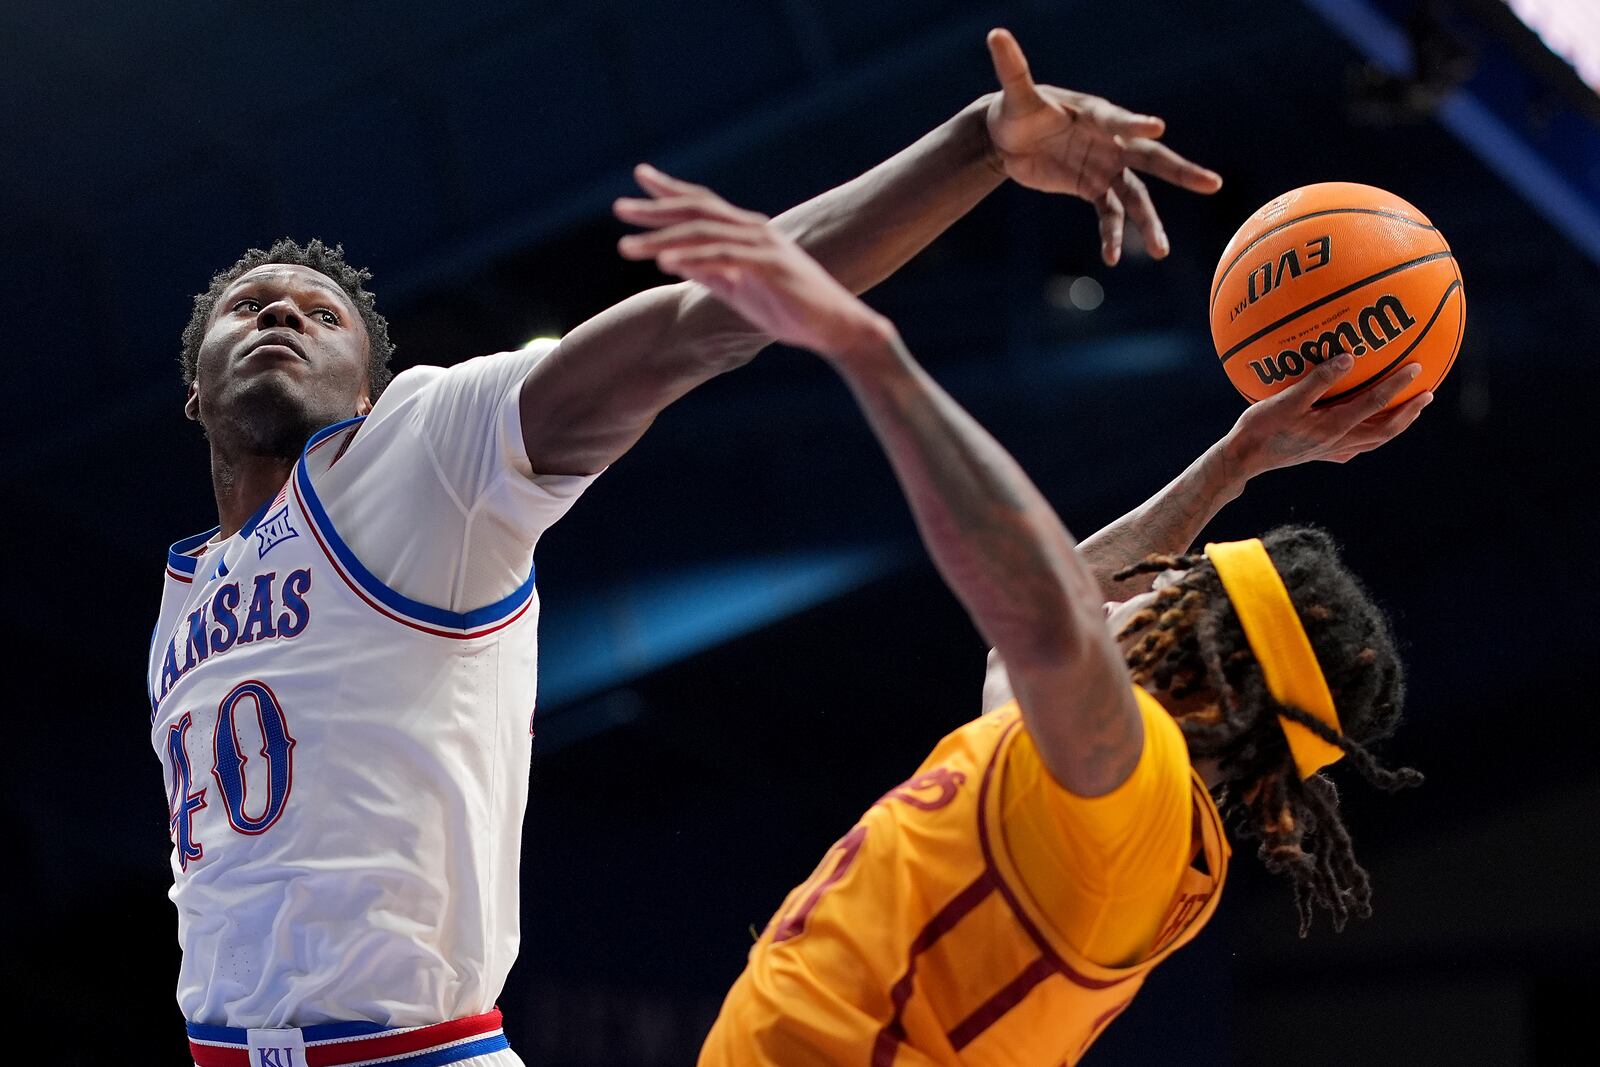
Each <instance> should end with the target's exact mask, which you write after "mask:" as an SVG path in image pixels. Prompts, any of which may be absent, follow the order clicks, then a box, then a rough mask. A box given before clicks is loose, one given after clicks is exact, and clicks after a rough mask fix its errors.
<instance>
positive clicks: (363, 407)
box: [356, 390, 372, 415]
mask: <svg viewBox="0 0 1600 1067" xmlns="http://www.w3.org/2000/svg"><path fill="white" fill-rule="evenodd" d="M371 412H372V397H370V396H368V395H367V393H366V390H362V392H361V395H360V396H359V397H357V398H356V414H357V415H367V414H370V413H371Z"/></svg>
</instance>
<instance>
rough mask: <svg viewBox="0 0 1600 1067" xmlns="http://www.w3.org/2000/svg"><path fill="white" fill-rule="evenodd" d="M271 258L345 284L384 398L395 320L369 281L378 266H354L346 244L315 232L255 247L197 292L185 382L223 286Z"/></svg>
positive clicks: (189, 381) (186, 333) (374, 392)
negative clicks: (381, 310)
mask: <svg viewBox="0 0 1600 1067" xmlns="http://www.w3.org/2000/svg"><path fill="white" fill-rule="evenodd" d="M267 263H287V264H290V265H292V266H297V267H309V268H311V269H312V270H314V271H316V272H317V273H318V274H321V275H323V276H324V277H326V278H328V279H329V280H330V281H332V282H333V283H334V284H335V285H337V286H338V287H339V288H340V289H343V290H344V293H345V295H346V296H348V297H349V298H350V303H352V304H353V305H355V309H356V313H357V314H359V315H360V316H361V322H362V324H363V325H365V326H366V328H367V378H368V381H369V382H370V384H371V389H370V396H371V398H372V399H373V400H376V399H378V396H379V394H381V393H382V392H383V390H384V387H385V386H387V385H388V384H389V379H390V378H392V377H393V376H394V375H393V374H392V373H391V372H390V370H389V357H390V356H393V355H394V344H393V343H392V342H391V341H390V340H389V321H388V320H387V319H385V318H384V317H383V316H382V315H380V314H378V309H377V305H376V302H375V300H374V298H373V295H372V294H371V293H370V292H368V291H367V289H366V286H365V284H364V283H366V282H369V281H371V280H372V272H371V271H369V270H366V269H365V268H362V267H352V266H350V264H348V263H346V262H345V261H344V246H343V245H334V246H333V247H332V248H329V247H328V246H327V245H326V244H324V243H323V242H322V241H321V239H319V238H316V237H313V238H312V239H311V241H310V242H309V243H307V244H306V245H304V246H302V245H300V244H299V243H297V242H295V241H294V240H292V239H290V238H288V237H280V238H279V239H278V240H276V241H274V242H273V243H272V247H271V248H267V249H261V248H252V249H250V250H249V251H248V252H246V253H245V254H244V255H243V256H241V257H239V261H238V262H237V263H235V264H234V265H233V266H231V267H229V268H228V269H227V270H225V271H222V272H220V273H218V274H215V275H213V276H212V278H211V287H210V288H209V289H207V290H206V291H205V292H203V293H197V294H196V295H195V298H194V313H193V314H191V315H190V316H189V324H188V325H187V326H185V327H184V328H183V351H182V353H181V354H180V355H179V356H178V365H179V366H180V367H181V368H182V369H183V384H184V386H185V387H187V386H190V385H193V384H194V376H195V370H196V367H197V365H198V363H199V359H200V342H201V341H202V340H204V339H205V335H206V324H207V322H208V321H210V318H211V312H212V310H213V309H215V308H216V306H217V301H218V300H219V299H221V297H222V291H223V290H224V289H226V288H227V287H228V286H230V285H232V284H233V283H234V282H236V281H238V280H239V278H240V277H241V276H243V275H244V274H246V273H247V272H249V271H252V270H255V269H256V268H257V267H260V266H263V265H264V264H267Z"/></svg>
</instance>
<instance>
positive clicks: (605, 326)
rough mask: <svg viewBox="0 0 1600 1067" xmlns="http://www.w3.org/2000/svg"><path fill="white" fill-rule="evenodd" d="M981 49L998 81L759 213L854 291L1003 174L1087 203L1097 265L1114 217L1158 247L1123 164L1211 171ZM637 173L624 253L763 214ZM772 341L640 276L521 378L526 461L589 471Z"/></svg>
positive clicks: (697, 236)
mask: <svg viewBox="0 0 1600 1067" xmlns="http://www.w3.org/2000/svg"><path fill="white" fill-rule="evenodd" d="M989 47H990V53H991V57H992V59H993V61H994V66H995V73H996V76H997V78H998V80H999V81H1000V83H1001V86H1002V89H1001V91H1000V92H997V93H993V94H990V95H989V96H986V97H983V98H981V99H979V100H978V101H976V102H975V103H973V104H972V105H970V106H968V107H967V108H964V109H963V110H962V111H961V112H960V113H958V114H957V115H955V116H954V117H953V118H951V119H950V120H949V121H947V122H945V123H944V124H942V125H941V126H939V127H938V128H937V129H935V130H933V131H932V132H931V133H929V134H928V135H926V136H925V137H923V138H922V139H920V140H919V141H917V142H916V143H915V144H913V145H911V146H910V147H909V148H907V149H905V150H904V151H902V152H900V153H898V154H897V155H895V156H893V157H891V158H890V159H888V160H886V161H885V162H883V163H881V164H879V165H878V166H876V167H874V168H873V169H872V170H870V171H868V172H867V173H865V174H863V175H861V176H860V177H858V178H856V179H854V180H853V181H850V182H847V183H845V184H844V185H841V186H839V187H837V188H835V189H831V190H829V191H828V192H825V193H823V194H822V195H820V196H818V197H815V198H813V199H811V200H808V201H806V202H805V203H804V204H801V205H799V206H798V207H796V208H793V209H791V210H789V211H787V212H785V213H783V214H782V215H779V216H778V217H777V218H775V219H772V220H770V223H768V224H770V225H771V226H772V227H773V228H774V229H776V230H778V231H780V232H781V233H782V234H783V235H785V236H786V237H788V238H790V239H792V240H794V241H795V242H797V243H798V244H799V245H800V247H802V248H804V249H805V250H806V251H807V252H808V253H810V254H811V255H812V256H813V257H814V258H816V259H817V260H818V261H819V262H821V263H822V264H823V266H824V267H825V268H826V269H827V270H828V271H830V272H831V273H832V274H833V275H834V276H835V277H837V278H839V279H840V280H841V281H842V282H843V283H844V285H845V286H846V287H847V288H848V289H850V290H851V291H853V292H861V291H864V290H865V289H867V288H870V287H871V286H873V285H875V284H877V283H878V282H879V281H881V280H883V279H884V278H886V277H888V276H889V275H890V274H892V273H893V272H894V271H895V270H897V269H898V268H899V267H900V266H901V265H902V264H904V263H905V262H906V261H907V260H909V259H910V258H911V257H912V256H914V255H916V254H917V253H918V252H919V251H921V250H922V249H923V248H924V247H926V246H927V245H928V243H929V242H930V241H932V240H933V239H934V238H935V237H937V236H938V235H939V234H940V233H942V232H943V231H944V230H945V229H946V228H947V227H948V226H949V225H950V224H951V223H952V222H954V221H955V220H956V219H958V218H960V217H961V216H962V215H964V214H966V212H968V211H970V210H971V209H972V207H973V206H974V205H975V204H977V203H978V201H980V200H981V199H983V197H984V196H986V195H988V193H989V192H990V191H992V190H993V189H994V188H995V187H996V186H997V185H998V184H999V183H1000V182H1001V181H1003V180H1005V179H1006V178H1007V177H1010V178H1013V179H1014V180H1016V181H1018V182H1020V183H1021V184H1023V185H1027V186H1029V187H1030V188H1036V189H1040V190H1043V191H1046V192H1054V193H1065V194H1068V195H1072V196H1077V197H1080V198H1082V199H1084V200H1087V201H1089V202H1090V203H1092V204H1093V205H1094V206H1095V209H1096V212H1097V213H1098V214H1099V216H1100V228H1101V245H1102V255H1103V257H1104V258H1105V260H1106V262H1107V263H1115V262H1116V261H1117V259H1118V258H1120V255H1121V252H1122V248H1123V239H1124V220H1125V219H1126V220H1127V221H1130V222H1132V224H1133V226H1134V228H1135V229H1137V230H1138V232H1139V234H1140V236H1141V238H1142V240H1143V242H1144V244H1145V246H1146V247H1147V248H1148V249H1149V250H1150V252H1151V254H1152V255H1154V256H1156V257H1157V258H1160V257H1162V256H1164V255H1166V253H1167V247H1168V245H1167V239H1166V236H1165V234H1164V233H1163V232H1162V229H1161V222H1160V218H1159V217H1158V216H1157V214H1156V212H1155V208H1154V207H1153V205H1152V204H1151V201H1150V197H1149V193H1148V190H1146V188H1145V186H1144V184H1143V182H1142V181H1141V179H1140V178H1139V177H1138V174H1137V173H1136V172H1143V173H1145V174H1147V175H1152V176H1155V177H1158V178H1161V179H1163V180H1165V181H1169V182H1172V183H1174V184H1176V185H1179V186H1181V187H1183V188H1185V189H1189V190H1192V191H1195V192H1202V193H1209V192H1214V191H1215V190H1216V189H1217V188H1218V187H1219V186H1220V185H1221V179H1220V178H1218V177H1217V176H1216V175H1215V174H1214V173H1212V172H1211V171H1208V170H1206V169H1205V168H1203V167H1199V166H1196V165H1195V164H1193V163H1191V162H1189V161H1188V160H1186V159H1184V158H1182V157H1181V156H1179V155H1178V154H1177V153H1175V152H1173V151H1172V150H1171V149H1169V148H1167V147H1166V146H1165V145H1163V144H1161V142H1160V141H1159V140H1157V138H1159V137H1160V136H1161V134H1162V133H1163V132H1164V129H1165V127H1164V124H1163V123H1162V121H1161V120H1160V119H1157V118H1153V117H1150V116H1145V115H1136V114H1133V113H1131V112H1129V111H1126V110H1124V109H1122V108H1120V107H1117V106H1116V105H1115V104H1112V103H1109V102H1108V101H1106V100H1103V99H1100V98H1099V97H1094V96H1089V95H1087V94H1084V93H1077V92H1073V91H1071V90H1067V89H1059V88H1056V87H1053V86H1047V85H1046V86H1039V85H1035V84H1034V83H1033V80H1032V78H1031V76H1030V75H1029V73H1028V67H1027V62H1026V60H1025V59H1024V58H1023V56H1022V52H1021V49H1020V48H1018V46H1017V43H1016V41H1015V40H1014V39H1013V38H1012V37H1011V35H1010V34H1009V33H1007V32H1006V31H1003V30H996V31H994V32H993V33H991V34H990V39H989ZM636 176H637V178H638V180H639V183H640V185H641V186H642V187H643V188H644V190H645V192H646V193H648V194H649V196H648V197H639V198H631V197H628V198H623V199H621V200H618V201H617V203H616V205H615V211H616V214H617V217H618V218H620V219H622V220H623V221H625V222H630V223H634V224H636V225H640V226H643V227H646V228H647V229H648V230H649V231H651V232H648V233H644V234H636V235H632V236H630V237H627V238H624V239H623V241H622V244H621V250H622V253H623V255H625V256H628V257H630V258H634V259H651V258H655V257H657V256H659V255H660V254H662V253H663V252H665V251H668V250H670V249H671V248H673V247H678V246H680V245H683V244H685V243H700V242H704V241H706V240H709V239H716V238H717V237H718V236H719V235H723V234H726V233H728V232H729V229H728V228H729V227H739V226H746V225H750V224H752V223H755V222H758V221H759V222H762V223H767V220H766V219H765V218H764V217H762V216H760V215H757V214H755V213H754V212H748V211H741V210H739V209H736V208H733V207H731V206H730V205H728V204H726V203H724V202H723V201H722V200H721V199H720V198H718V197H716V196H715V195H714V194H711V193H710V192H709V191H708V190H705V189H702V188H700V187H698V186H694V185H690V184H688V183H686V182H679V181H676V180H674V179H671V178H668V177H667V176H665V175H663V174H661V173H660V172H658V171H655V170H654V169H652V168H649V167H640V168H639V169H638V170H637V171H636ZM771 340H772V338H771V336H770V335H768V334H767V333H765V332H763V331H762V330H760V329H759V328H757V327H754V326H752V324H750V323H749V322H747V321H746V320H745V319H744V318H743V317H741V316H740V315H738V314H737V313H736V312H734V311H732V310H730V309H729V308H727V307H725V306H724V305H723V304H722V303H721V302H719V301H717V300H714V299H712V298H711V296H710V294H708V293H707V292H706V290H705V289H704V288H703V287H702V286H699V285H695V284H679V285H670V286H662V287H659V288H656V289H651V290H649V291H647V292H644V293H640V294H638V295H637V296H634V297H631V298H629V299H628V300H625V301H623V302H622V303H620V304H618V305H617V306H616V307H613V308H611V309H609V310H608V311H605V312H603V313H601V314H600V315H598V316H596V317H595V318H593V319H591V320H589V321H588V322H585V323H583V324H582V325H580V326H579V327H577V328H576V329H574V330H573V331H572V332H571V333H569V334H568V335H567V336H566V337H565V338H564V339H563V340H562V342H561V344H560V345H559V346H558V347H557V348H556V350H555V351H554V352H552V353H551V354H550V356H549V357H547V358H546V359H545V360H543V361H542V362H541V363H540V364H539V365H538V366H537V367H535V368H534V370H533V371H532V372H530V374H529V375H528V378H527V381H526V382H525V383H524V386H523V390H522V394H521V409H522V411H521V414H522V426H523V444H524V446H525V447H526V449H527V453H528V459H529V461H530V462H531V463H532V465H533V469H534V471H536V472H537V473H540V474H591V473H594V472H595V471H598V470H599V469H601V468H602V467H604V466H605V465H606V464H608V463H610V462H611V461H612V460H614V459H616V458H617V457H618V456H620V455H621V454H622V453H623V452H625V451H627V449H628V448H630V447H632V445H633V444H634V442H635V441H637V440H638V439H639V437H640V436H641V435H642V434H643V433H644V431H645V430H646V429H647V428H648V427H649V426H650V424H651V423H652V422H653V421H654V420H655V417H656V416H657V415H658V414H659V413H660V412H661V411H662V410H663V409H664V408H665V407H666V406H667V405H668V404H670V403H671V402H672V401H674V400H676V399H677V398H678V397H680V396H682V395H683V394H685V393H687V392H688V391H689V390H691V389H693V388H694V387H696V386H697V385H699V384H701V383H702V382H705V381H707V380H708V379H710V378H712V377H715V376H716V375H718V374H721V373H723V372H724V371H727V370H731V369H732V368H734V367H737V366H740V365H741V364H743V363H745V362H747V361H748V360H749V359H750V358H751V357H752V356H753V355H754V354H755V353H756V352H757V351H758V350H759V349H760V348H761V347H763V346H764V345H766V344H767V343H768V342H769V341H771Z"/></svg>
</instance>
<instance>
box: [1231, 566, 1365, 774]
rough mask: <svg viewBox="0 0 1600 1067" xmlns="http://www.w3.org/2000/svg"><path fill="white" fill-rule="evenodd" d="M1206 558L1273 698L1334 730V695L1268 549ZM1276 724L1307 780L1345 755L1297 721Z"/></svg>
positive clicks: (1336, 719)
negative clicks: (1214, 571)
mask: <svg viewBox="0 0 1600 1067" xmlns="http://www.w3.org/2000/svg"><path fill="white" fill-rule="evenodd" d="M1206 557H1207V558H1208V559H1210V560H1211V565H1212V566H1213V567H1215V568H1216V569H1217V577H1219V578H1221V579H1222V587H1223V588H1224V589H1226V590H1227V591H1228V599H1229V600H1230V601H1232V602H1233V610H1234V611H1235V612H1237V613H1238V615H1239V625H1240V626H1242V627H1244V636H1245V640H1247V641H1249V642H1250V651H1251V652H1253V653H1255V657H1256V662H1257V663H1259V664H1261V674H1262V675H1263V677H1265V678H1266V682H1267V690H1268V691H1269V692H1270V693H1271V694H1272V699H1274V700H1276V701H1277V702H1278V703H1279V704H1288V705H1292V706H1294V707H1297V708H1299V709H1300V710H1301V711H1305V712H1308V713H1310V714H1311V715H1313V716H1315V717H1316V718H1317V719H1320V720H1321V721H1322V722H1325V723H1327V724H1328V725H1329V726H1331V727H1333V729H1334V731H1335V732H1338V731H1339V713H1338V712H1337V711H1336V710H1335V709H1334V706H1333V694H1332V693H1330V692H1328V682H1327V680H1326V679H1325V678H1323V676H1322V668H1321V667H1319V666H1318V665H1317V656H1316V653H1315V652H1313V651H1312V649H1311V639H1310V638H1308V637H1307V636H1306V631H1305V627H1304V626H1302V625H1301V624H1300V616H1299V614H1297V613H1296V612H1295V610H1294V604H1293V602H1292V601H1290V599H1289V590H1288V589H1286V588H1285V587H1284V584H1283V579H1282V578H1281V577H1279V576H1278V569H1277V568H1276V567H1274V566H1273V565H1272V557H1271V556H1269V555H1267V548H1266V546H1265V545H1263V544H1262V543H1261V541H1260V539H1259V538H1254V539H1252V540H1249V541H1228V542H1224V543H1222V544H1209V545H1206ZM1278 722H1279V723H1280V724H1281V725H1282V726H1283V735H1284V737H1286V738H1287V739H1288V741H1289V752H1290V753H1291V754H1292V755H1293V756H1294V765H1295V767H1296V768H1298V769H1299V771H1300V777H1302V778H1309V777H1311V776H1312V775H1313V774H1316V773H1317V771H1319V770H1321V769H1322V768H1323V767H1326V766H1327V765H1328V764H1330V763H1333V762H1334V761H1336V760H1338V759H1339V758H1340V757H1342V756H1343V755H1344V751H1343V750H1342V749H1340V748H1339V746H1338V745H1331V744H1329V743H1328V742H1326V741H1324V740H1323V739H1322V738H1320V737H1318V736H1317V735H1316V734H1314V733H1312V732H1311V731H1310V730H1308V729H1306V728H1305V727H1304V726H1302V725H1300V724H1299V723H1297V722H1294V721H1293V720H1291V719H1286V718H1284V717H1283V716H1281V715H1280V716H1278Z"/></svg>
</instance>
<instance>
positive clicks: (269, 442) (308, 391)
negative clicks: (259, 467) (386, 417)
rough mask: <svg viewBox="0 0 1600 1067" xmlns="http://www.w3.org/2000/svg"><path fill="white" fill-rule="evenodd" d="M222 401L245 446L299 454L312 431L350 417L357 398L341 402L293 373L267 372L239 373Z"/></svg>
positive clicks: (263, 452) (259, 451) (260, 451)
mask: <svg viewBox="0 0 1600 1067" xmlns="http://www.w3.org/2000/svg"><path fill="white" fill-rule="evenodd" d="M220 407H221V408H222V410H223V412H224V413H225V415H226V422H227V423H228V424H229V425H230V426H231V427H232V428H233V431H234V435H233V436H234V437H235V439H236V440H239V441H240V443H241V444H243V445H244V446H245V447H246V448H248V449H250V450H251V451H253V452H256V453H257V454H260V455H276V456H284V457H294V456H298V455H299V454H300V451H301V449H303V448H304V447H305V443H306V441H307V440H308V439H309V438H310V437H311V435H312V434H314V433H316V432H317V431H318V430H320V429H322V428H323V427H324V426H330V425H332V424H333V423H336V422H340V421H342V420H343V419H345V418H347V417H349V415H350V414H351V412H352V411H353V410H354V402H353V401H352V402H350V403H348V404H344V403H340V402H338V401H337V400H336V399H335V398H333V397H331V396H329V395H328V391H327V390H324V389H318V388H316V387H315V384H314V383H308V382H305V381H302V380H300V377H299V376H298V375H296V374H293V373H273V372H263V373H257V374H250V375H241V376H239V377H238V378H236V379H235V380H234V381H233V382H232V383H231V387H230V388H229V389H228V391H227V393H226V394H225V395H224V397H223V398H222V403H221V405H220Z"/></svg>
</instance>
